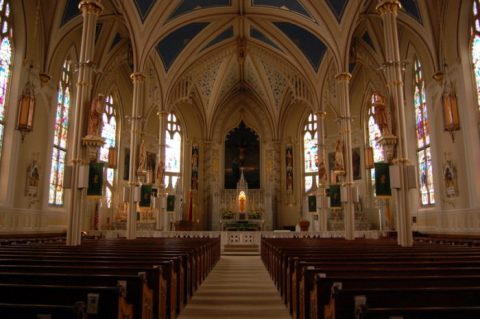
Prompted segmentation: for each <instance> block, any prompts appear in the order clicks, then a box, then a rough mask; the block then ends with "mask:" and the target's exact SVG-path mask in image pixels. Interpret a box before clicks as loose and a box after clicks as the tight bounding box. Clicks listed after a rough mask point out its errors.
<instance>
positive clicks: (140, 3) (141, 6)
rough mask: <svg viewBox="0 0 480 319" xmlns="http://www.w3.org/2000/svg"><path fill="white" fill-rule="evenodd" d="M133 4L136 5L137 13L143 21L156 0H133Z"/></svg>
mask: <svg viewBox="0 0 480 319" xmlns="http://www.w3.org/2000/svg"><path fill="white" fill-rule="evenodd" d="M134 1H135V5H136V6H137V10H138V14H139V15H140V18H141V19H142V21H145V19H146V18H147V16H148V14H149V13H150V10H152V8H153V6H154V5H155V3H156V2H157V0H134Z"/></svg>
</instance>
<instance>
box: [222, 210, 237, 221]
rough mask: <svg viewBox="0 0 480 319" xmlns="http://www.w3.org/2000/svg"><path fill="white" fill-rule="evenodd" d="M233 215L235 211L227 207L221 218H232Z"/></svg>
mask: <svg viewBox="0 0 480 319" xmlns="http://www.w3.org/2000/svg"><path fill="white" fill-rule="evenodd" d="M234 217H235V213H234V212H232V211H231V210H229V209H227V210H225V211H224V212H223V213H222V219H233V218H234Z"/></svg>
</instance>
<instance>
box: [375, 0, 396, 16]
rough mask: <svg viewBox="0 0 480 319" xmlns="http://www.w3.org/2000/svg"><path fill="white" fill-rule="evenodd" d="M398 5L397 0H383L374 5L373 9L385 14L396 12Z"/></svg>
mask: <svg viewBox="0 0 480 319" xmlns="http://www.w3.org/2000/svg"><path fill="white" fill-rule="evenodd" d="M400 6H401V5H400V1H399V0H384V1H383V2H382V3H379V4H378V5H377V6H376V7H375V10H376V11H378V13H379V14H380V15H385V14H387V13H397V12H398V9H400Z"/></svg>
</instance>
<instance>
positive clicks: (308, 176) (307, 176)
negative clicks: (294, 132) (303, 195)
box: [302, 113, 318, 192]
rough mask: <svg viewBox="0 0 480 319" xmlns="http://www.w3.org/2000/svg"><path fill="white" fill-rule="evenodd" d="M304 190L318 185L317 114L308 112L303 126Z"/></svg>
mask: <svg viewBox="0 0 480 319" xmlns="http://www.w3.org/2000/svg"><path fill="white" fill-rule="evenodd" d="M302 136H303V172H304V191H305V192H309V191H311V190H312V189H314V188H315V186H318V129H317V115H315V114H313V113H309V114H308V116H307V118H306V120H305V124H304V126H303V134H302Z"/></svg>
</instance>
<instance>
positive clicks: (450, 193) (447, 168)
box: [443, 160, 458, 198]
mask: <svg viewBox="0 0 480 319" xmlns="http://www.w3.org/2000/svg"><path fill="white" fill-rule="evenodd" d="M443 182H444V184H445V196H447V197H449V198H451V197H457V196H458V184H457V168H456V166H455V164H454V163H453V162H452V161H451V160H447V161H446V162H445V165H444V166H443Z"/></svg>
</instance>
